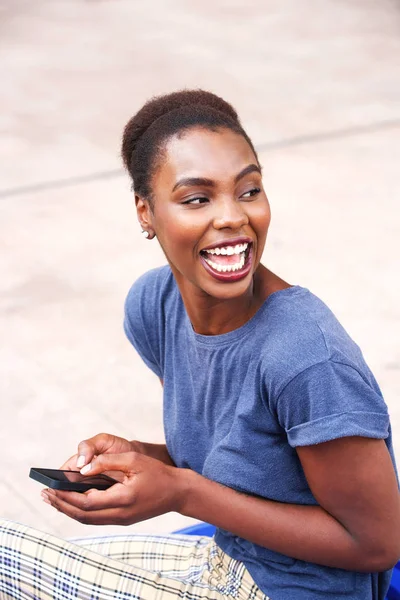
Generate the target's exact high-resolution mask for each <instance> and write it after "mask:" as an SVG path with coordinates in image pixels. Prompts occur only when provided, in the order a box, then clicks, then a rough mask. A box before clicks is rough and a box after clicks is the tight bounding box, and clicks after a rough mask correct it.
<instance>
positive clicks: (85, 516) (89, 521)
mask: <svg viewBox="0 0 400 600" xmlns="http://www.w3.org/2000/svg"><path fill="white" fill-rule="evenodd" d="M70 493H73V492H70ZM49 503H50V504H51V506H52V507H53V508H55V509H56V510H58V511H59V512H62V513H63V514H65V515H67V517H70V518H71V519H74V520H75V521H79V523H84V524H85V525H123V524H125V523H124V518H123V517H122V514H121V509H119V508H108V509H104V510H97V511H83V510H81V509H80V508H77V507H76V506H73V505H72V504H69V503H68V502H66V501H65V500H63V499H61V498H59V497H58V496H57V495H55V494H51V495H49Z"/></svg>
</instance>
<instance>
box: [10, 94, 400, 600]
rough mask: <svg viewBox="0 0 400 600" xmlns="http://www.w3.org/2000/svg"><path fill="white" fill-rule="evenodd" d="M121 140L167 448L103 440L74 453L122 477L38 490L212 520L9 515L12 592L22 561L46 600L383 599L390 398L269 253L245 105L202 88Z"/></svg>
mask: <svg viewBox="0 0 400 600" xmlns="http://www.w3.org/2000/svg"><path fill="white" fill-rule="evenodd" d="M122 154H123V159H124V163H125V166H126V167H127V169H128V171H129V173H130V175H131V177H132V179H133V185H134V191H135V199H136V207H137V214H138V219H139V222H140V225H141V227H142V230H143V233H144V235H145V237H146V238H147V239H148V240H152V239H153V238H154V237H157V239H158V242H159V243H160V245H161V247H162V249H163V251H164V253H165V256H166V258H167V260H168V263H169V266H166V267H163V268H160V269H155V270H153V271H150V272H148V273H146V274H145V275H143V276H142V277H141V278H140V279H139V280H138V281H137V282H136V283H135V284H134V285H133V287H132V288H131V290H130V292H129V295H128V298H127V301H126V313H125V331H126V334H127V336H128V338H129V340H130V341H131V342H132V344H133V345H134V347H135V348H136V349H137V351H138V352H139V354H140V355H141V357H142V358H143V360H144V362H145V363H146V364H147V365H148V366H149V367H150V368H151V369H152V370H153V371H154V372H155V373H156V374H157V376H158V377H159V378H160V380H161V381H162V383H163V385H164V424H165V435H166V445H155V444H146V443H142V442H139V441H134V442H129V441H127V440H124V439H121V438H116V437H115V436H111V435H107V434H100V435H98V436H95V437H94V438H92V439H90V440H87V441H85V442H82V443H81V444H80V445H79V448H78V454H77V455H75V456H73V457H72V458H71V459H70V460H69V461H67V463H66V464H65V465H64V468H70V469H76V467H78V468H81V469H82V470H81V472H82V473H84V474H90V475H93V474H96V473H102V472H109V471H119V472H122V474H123V475H122V479H121V483H118V484H116V485H114V486H113V487H111V488H110V489H109V490H107V491H105V492H100V491H96V490H91V491H89V492H87V493H85V494H78V493H74V492H56V491H51V490H47V491H45V492H43V496H44V499H45V501H46V502H48V503H49V504H51V505H52V506H54V507H55V508H56V509H57V510H60V511H62V512H64V513H65V514H66V515H68V516H70V517H72V518H74V519H77V520H78V521H81V522H83V523H91V524H111V523H113V524H124V525H128V524H131V523H135V522H138V521H141V520H144V519H148V518H150V517H154V516H156V515H160V514H163V513H166V512H168V511H177V512H180V513H182V514H184V515H188V516H191V517H195V518H196V519H200V520H204V521H208V522H210V523H213V524H214V525H216V526H217V533H216V535H215V538H214V539H213V540H210V539H207V538H194V539H191V538H188V537H185V536H175V537H174V536H170V537H168V536H167V537H166V536H162V537H160V538H156V537H154V536H153V537H146V536H124V537H122V538H114V539H100V540H96V539H94V540H86V541H85V540H80V541H78V543H79V544H80V545H79V546H78V545H76V544H71V543H66V542H63V541H61V540H57V539H56V538H52V537H50V536H46V535H44V534H41V533H39V532H35V531H33V530H30V529H27V528H24V527H22V526H17V525H15V524H7V523H3V524H2V531H3V537H2V546H3V556H4V557H6V558H4V559H3V564H2V581H3V582H6V583H3V584H2V585H3V588H2V591H3V592H5V594H6V597H11V598H15V597H25V596H24V595H22V594H21V595H18V591H15V590H16V589H17V587H18V586H17V585H16V584H13V583H12V582H11V579H12V577H11V572H12V568H11V566H10V561H12V560H14V561H18V562H19V564H20V566H19V567H15V569H14V572H17V573H18V575H19V576H20V577H21V582H22V583H20V584H18V585H20V586H22V587H23V589H24V590H28V591H31V592H32V590H33V591H34V595H35V597H40V598H49V597H62V598H69V597H79V598H84V597H90V598H94V597H95V598H108V597H110V595H111V597H115V598H143V599H154V598H190V599H192V598H216V599H217V598H243V599H244V598H254V599H261V598H263V599H264V600H266V599H268V598H271V599H272V600H293V599H298V600H320V599H322V598H338V597H339V596H340V597H345V598H349V599H352V600H353V599H354V600H356V599H357V600H369V599H371V600H372V599H373V600H378V599H379V600H383V598H384V596H385V593H386V590H387V587H388V582H389V579H390V569H391V567H392V566H393V565H394V564H395V562H396V561H397V559H398V557H399V554H400V506H399V493H398V485H397V479H396V473H395V468H394V458H393V451H392V442H391V431H390V424H389V418H388V413H387V408H386V405H385V403H384V401H383V399H382V396H381V393H380V390H379V387H378V385H377V383H376V381H375V379H374V377H373V375H372V374H371V372H370V370H369V369H368V367H367V365H366V364H365V362H364V360H363V357H362V354H361V352H360V350H359V348H358V347H357V346H356V344H355V343H354V342H353V341H352V340H351V339H350V338H349V336H348V335H347V334H346V332H345V331H344V330H343V328H342V327H341V326H340V324H339V323H338V321H337V320H336V318H335V317H334V315H333V314H332V313H331V312H330V310H329V309H328V308H327V307H326V306H325V305H324V304H323V303H322V302H321V301H320V300H319V299H318V298H316V297H315V296H314V295H313V294H311V293H310V292H309V291H308V290H306V289H305V288H302V287H299V286H291V285H290V284H288V283H287V282H285V281H283V280H282V279H281V278H280V277H278V276H277V275H275V274H274V273H272V272H271V271H269V270H268V269H267V268H266V267H264V266H263V265H262V264H261V262H260V261H261V255H262V252H263V250H264V245H265V241H266V236H267V232H268V227H269V223H270V209H269V204H268V199H267V196H266V194H265V191H264V189H263V184H262V178H261V166H260V164H259V161H258V158H257V154H256V152H255V149H254V147H253V145H252V143H251V141H250V139H249V138H248V136H247V134H246V133H245V132H244V130H243V129H242V127H241V125H240V122H239V120H238V117H237V115H236V112H235V111H234V109H233V108H232V107H231V106H230V105H229V104H227V103H226V102H225V101H223V100H222V99H221V98H218V97H217V96H215V95H213V94H210V93H208V92H204V91H201V90H197V91H184V92H177V93H174V94H170V95H167V96H161V97H159V98H155V99H153V100H151V101H150V102H148V103H147V104H146V105H145V106H144V107H143V108H142V109H141V110H140V111H139V113H138V114H137V115H136V116H135V117H133V119H131V121H130V122H129V123H128V124H127V126H126V128H125V132H124V138H123V146H122ZM100 554H101V555H103V556H100ZM6 560H8V562H6ZM21 565H23V566H21ZM21 573H22V575H21ZM60 573H61V575H60ZM56 588H57V589H58V590H63V591H62V594H61V595H59V596H56V594H55V592H54V590H55V589H56Z"/></svg>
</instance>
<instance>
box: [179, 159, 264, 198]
mask: <svg viewBox="0 0 400 600" xmlns="http://www.w3.org/2000/svg"><path fill="white" fill-rule="evenodd" d="M249 173H259V174H260V175H261V169H260V167H259V166H258V165H255V164H251V165H247V167H245V168H244V169H242V170H241V171H240V173H238V174H237V175H236V176H235V180H234V181H235V183H237V182H238V181H240V179H242V177H245V176H246V175H248V174H249ZM196 185H205V186H207V187H214V186H215V181H213V180H212V179H208V178H207V177H183V178H182V179H179V181H177V182H176V184H175V185H174V187H173V188H172V191H173V192H174V191H175V190H176V189H178V188H179V187H183V186H196Z"/></svg>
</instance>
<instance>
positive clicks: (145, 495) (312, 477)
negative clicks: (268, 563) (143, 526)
mask: <svg viewBox="0 0 400 600" xmlns="http://www.w3.org/2000/svg"><path fill="white" fill-rule="evenodd" d="M298 454H299V457H300V460H301V463H302V465H303V469H304V472H305V475H306V477H307V480H308V482H309V485H310V487H311V490H312V492H313V493H314V496H315V498H316V500H317V501H318V502H319V504H320V506H303V505H297V504H285V503H281V502H274V501H271V500H266V499H264V498H259V497H251V496H247V495H245V494H241V493H238V492H236V491H235V490H232V489H230V488H228V487H225V486H223V485H221V484H219V483H216V482H214V481H210V480H209V479H206V478H205V477H203V476H202V475H199V474H198V473H195V472H194V471H191V470H189V469H180V468H177V467H172V466H169V465H167V464H165V463H164V462H161V461H160V460H155V459H154V458H151V457H149V456H145V455H143V454H141V453H139V452H131V451H128V452H124V453H122V454H106V453H105V454H101V455H100V456H98V457H97V458H94V459H93V460H92V462H91V464H90V465H87V466H86V467H85V468H84V473H85V474H87V475H89V476H90V475H95V474H97V473H104V472H108V471H114V470H115V471H120V472H122V474H123V478H122V480H121V483H117V484H115V485H113V486H112V487H111V488H109V489H108V490H106V491H98V490H89V492H86V493H84V494H78V493H75V492H62V491H56V490H47V491H45V492H43V497H44V500H45V501H46V502H49V503H50V504H51V505H52V506H54V507H55V508H57V509H58V510H60V511H62V512H64V513H65V514H66V515H68V516H70V517H71V518H73V519H76V520H78V521H80V522H82V523H87V524H97V525H107V524H117V525H130V524H132V523H137V522H139V521H143V520H145V519H149V518H151V517H155V516H158V515H161V514H164V513H167V512H170V511H176V512H180V513H182V514H184V515H187V516H190V517H194V518H197V519H201V520H203V521H208V522H209V523H212V524H214V525H216V526H217V527H220V528H222V529H225V530H227V531H230V532H231V533H233V534H235V535H238V536H240V537H243V538H245V539H247V540H249V541H251V542H254V543H256V544H259V545H260V546H264V547H266V548H269V549H271V550H274V551H276V552H281V553H282V554H286V555H287V556H292V557H293V558H297V559H300V560H304V561H309V562H314V563H318V564H322V565H326V566H331V567H337V568H341V569H347V570H355V571H365V572H374V571H383V570H386V569H388V568H390V567H391V566H393V565H394V564H395V563H396V561H397V560H398V558H399V555H400V505H399V492H398V486H397V480H396V475H395V473H394V469H393V465H392V462H391V460H390V456H389V453H388V451H387V448H386V445H385V443H384V442H383V441H382V440H375V439H369V438H361V437H352V438H342V439H338V440H334V441H331V442H326V443H324V444H318V445H315V446H308V447H303V448H298Z"/></svg>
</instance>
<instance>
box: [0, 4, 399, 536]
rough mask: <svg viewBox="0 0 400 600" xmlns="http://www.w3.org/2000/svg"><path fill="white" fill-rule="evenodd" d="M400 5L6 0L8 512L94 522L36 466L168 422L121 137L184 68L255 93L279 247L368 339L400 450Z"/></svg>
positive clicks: (0, 347)
mask: <svg viewBox="0 0 400 600" xmlns="http://www.w3.org/2000/svg"><path fill="white" fill-rule="evenodd" d="M399 18H400V8H399V4H398V3H397V2H395V1H390V0H381V1H380V2H379V3H377V2H375V0H362V1H361V0H348V1H347V2H345V1H342V2H337V1H335V0H324V1H319V2H317V1H316V0H303V2H301V3H299V2H297V1H296V0H279V1H278V0H268V1H265V0H250V1H249V2H242V1H241V2H239V1H235V0H230V1H229V2H228V1H223V0H217V1H216V2H208V1H204V0H191V1H190V2H186V1H183V0H181V1H178V0H176V1H172V0H171V1H167V2H162V1H161V0H159V1H154V2H151V3H145V2H131V1H122V0H114V1H113V2H111V1H108V2H107V1H106V0H103V1H101V0H98V1H95V0H92V1H90V0H86V1H85V0H64V1H63V0H57V1H55V0H48V1H45V0H36V2H29V1H28V0H26V1H23V0H3V2H2V3H1V5H0V65H1V85H0V103H1V111H0V128H1V135H0V306H1V313H0V397H1V403H2V404H1V408H2V413H1V429H0V435H1V447H2V449H3V450H2V454H1V459H0V472H1V479H0V514H2V515H3V516H6V517H9V518H13V519H16V520H18V521H23V522H26V523H29V524H31V525H34V526H37V527H39V528H43V529H46V530H48V531H51V532H54V533H56V534H61V535H65V536H68V535H70V536H72V535H81V534H84V533H85V532H88V533H89V532H90V533H91V528H89V527H84V526H82V525H80V524H78V523H75V522H72V521H70V520H68V519H66V518H65V517H64V516H63V515H60V514H58V513H56V512H55V511H53V510H51V509H50V507H48V506H47V505H45V504H43V503H42V502H41V499H40V494H39V491H40V486H39V484H37V483H35V482H32V481H30V480H29V479H28V477H27V475H28V471H29V467H30V466H32V465H36V466H54V467H57V466H58V465H59V464H60V463H61V462H63V461H64V460H65V458H66V457H67V456H69V455H70V454H72V453H73V452H74V451H75V447H76V443H77V442H78V441H79V440H80V439H82V438H85V437H88V436H90V435H92V434H95V433H97V432H100V431H104V430H105V431H110V432H114V433H118V434H120V435H123V436H127V437H130V438H141V439H145V440H153V441H159V440H162V438H163V436H162V423H161V390H160V386H159V383H158V381H157V380H156V379H155V377H154V376H153V375H152V374H151V373H150V372H148V371H147V370H146V368H145V367H144V366H143V365H142V364H141V362H140V359H139V358H138V357H137V356H135V353H134V351H133V350H132V348H131V347H130V346H129V344H128V342H127V341H126V340H125V338H124V335H123V331H122V327H121V320H122V305H123V301H124V297H125V294H126V292H127V289H128V287H129V286H130V284H131V282H132V281H133V280H135V278H136V277H137V276H138V275H139V274H140V273H142V272H143V271H144V270H146V269H148V268H149V267H151V266H155V265H158V264H162V263H163V257H162V255H161V253H160V251H159V250H158V248H157V243H156V242H152V243H150V242H146V241H145V240H142V239H141V236H140V233H139V227H138V224H137V222H136V218H135V214H134V210H133V202H132V196H131V193H130V190H129V181H128V179H127V177H125V176H124V175H123V174H122V172H121V169H120V160H119V140H120V135H121V130H122V127H123V125H124V124H125V122H126V121H127V119H128V118H129V117H130V116H131V115H132V114H133V113H134V112H135V111H136V110H137V109H138V108H139V107H140V105H141V104H142V103H143V102H144V100H145V99H147V98H148V97H149V96H150V95H152V94H154V93H161V92H165V91H171V90H174V89H177V88H181V87H184V86H187V87H203V88H206V89H211V90H214V91H216V92H217V93H220V94H221V95H223V96H224V97H226V98H227V99H228V100H230V101H232V102H233V103H234V104H235V106H236V107H237V109H238V110H239V113H240V115H241V116H242V120H243V122H244V124H245V126H246V127H247V128H248V131H249V133H250V135H252V136H253V139H254V142H255V143H256V144H257V145H258V147H259V148H260V157H261V160H262V162H263V164H264V171H265V184H266V189H267V192H268V194H269V197H270V201H271V204H272V209H273V224H272V227H271V233H270V238H269V244H268V246H267V249H266V253H265V263H266V264H268V265H269V266H270V267H271V268H272V269H275V270H276V271H277V272H278V273H279V274H281V275H282V276H283V277H285V278H287V279H288V280H289V281H291V282H292V283H299V284H302V285H305V286H308V287H309V288H311V289H312V290H313V291H314V292H316V293H317V294H319V295H320V296H321V297H322V298H323V299H324V300H325V301H326V302H327V303H328V304H329V305H330V306H331V307H332V309H333V310H334V311H335V312H336V314H337V315H338V317H339V318H340V319H341V320H342V322H343V324H344V325H345V326H346V327H347V329H348V330H349V332H350V334H351V335H352V336H353V337H354V338H355V339H356V340H357V341H358V342H359V344H360V345H361V347H362V348H363V351H364V354H365V356H366V358H367V360H368V362H369V364H370V366H371V367H372V369H373V371H374V372H375V374H376V376H377V378H378V380H379V382H380V384H381V386H382V389H383V391H384V394H385V397H386V400H387V402H388V404H389V407H390V412H391V415H392V420H393V426H394V435H395V441H396V447H397V453H398V456H399V453H400V408H399V406H400V405H399V393H400V350H399V344H398V340H399V334H400V326H399V308H398V305H399V297H400V289H399V277H398V255H399V242H398V240H399V234H400V223H399V209H398V203H399V192H400V183H399V178H398V164H399V154H400V152H399V151H400V141H399V133H400V104H399V99H400V98H399V97H400V86H399V81H400V62H399V56H400V40H399V36H398V29H399ZM396 267H397V268H396ZM186 522H187V520H186V519H184V518H183V517H181V516H179V515H175V514H170V515H166V516H164V517H161V518H159V519H155V520H152V521H149V522H147V523H143V524H139V525H137V526H135V527H133V529H134V530H138V531H168V530H171V529H173V528H175V527H178V526H180V525H182V524H184V523H186ZM93 530H94V531H97V532H100V529H99V528H97V529H96V528H93ZM116 530H117V531H121V529H118V528H107V531H116Z"/></svg>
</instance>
